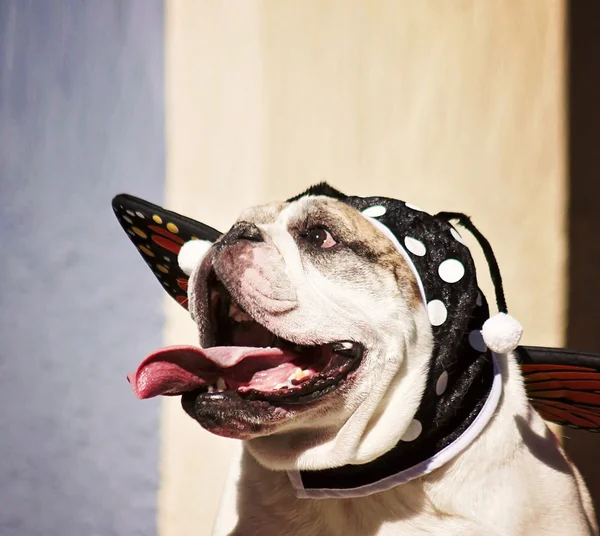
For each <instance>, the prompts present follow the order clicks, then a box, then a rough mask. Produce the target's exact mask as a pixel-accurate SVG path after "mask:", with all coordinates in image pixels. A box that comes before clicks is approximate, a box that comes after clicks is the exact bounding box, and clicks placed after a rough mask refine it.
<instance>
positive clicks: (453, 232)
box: [450, 227, 465, 244]
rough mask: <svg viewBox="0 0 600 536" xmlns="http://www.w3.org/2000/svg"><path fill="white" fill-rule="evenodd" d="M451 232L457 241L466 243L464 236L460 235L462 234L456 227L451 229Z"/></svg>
mask: <svg viewBox="0 0 600 536" xmlns="http://www.w3.org/2000/svg"><path fill="white" fill-rule="evenodd" d="M450 234H451V235H452V236H453V237H454V240H456V241H457V242H460V243H461V244H464V243H465V241H464V240H463V237H462V236H460V234H458V231H457V230H456V229H455V228H454V227H452V229H450Z"/></svg>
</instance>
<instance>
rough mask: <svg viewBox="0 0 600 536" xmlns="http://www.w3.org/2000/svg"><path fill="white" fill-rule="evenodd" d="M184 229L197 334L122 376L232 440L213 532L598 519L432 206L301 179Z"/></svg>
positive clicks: (481, 529)
mask: <svg viewBox="0 0 600 536" xmlns="http://www.w3.org/2000/svg"><path fill="white" fill-rule="evenodd" d="M446 216H448V215H446ZM193 242H194V241H193ZM201 242H202V241H195V244H192V246H191V248H188V247H187V244H186V245H184V247H183V248H182V249H181V252H180V253H179V261H180V265H181V268H182V269H183V271H184V272H186V273H187V274H188V275H189V281H188V287H187V298H188V300H189V302H188V303H187V306H188V309H189V311H190V314H191V316H192V318H193V320H194V321H195V322H196V324H197V327H198V335H199V342H200V344H199V347H197V348H196V347H191V346H179V347H169V348H166V349H163V350H159V351H158V352H155V353H154V354H152V355H150V356H149V357H148V358H147V359H146V360H145V361H144V362H143V363H142V364H141V365H140V367H139V369H138V370H137V371H136V372H135V373H134V374H132V375H131V376H130V382H131V383H132V386H133V389H134V391H135V393H136V394H137V395H138V396H139V397H140V398H148V397H151V396H157V395H171V396H174V395H181V403H182V406H183V409H184V410H185V412H186V413H187V414H188V415H189V416H190V417H191V418H192V419H194V420H195V421H197V422H198V424H199V425H200V426H202V427H203V428H205V429H206V430H208V431H210V432H212V433H214V434H217V435H219V436H223V437H227V438H231V439H234V440H238V451H237V453H236V456H235V460H234V462H233V464H232V467H231V470H230V474H229V475H228V478H227V485H226V491H225V494H224V497H223V500H222V504H221V507H220V509H219V513H218V516H217V520H216V523H215V526H214V532H213V534H215V535H216V536H220V535H231V536H275V535H277V536H279V535H281V534H286V535H302V536H313V535H314V536H326V535H330V536H335V535H344V536H351V535H352V536H354V535H356V536H375V535H378V536H384V535H395V536H396V535H410V536H415V535H433V536H475V535H477V536H481V535H486V536H487V535H489V536H492V535H496V536H566V535H573V536H575V535H581V536H583V535H593V534H598V527H597V525H596V521H595V515H594V511H593V507H592V503H591V500H590V496H589V494H588V491H587V489H586V487H585V484H584V482H583V480H582V478H581V476H580V474H579V473H578V471H577V469H576V468H575V467H574V466H573V465H572V464H571V463H570V462H569V461H568V459H567V458H566V457H565V455H564V453H563V451H562V449H561V447H560V444H559V442H558V441H557V440H556V437H555V436H554V435H553V434H552V432H551V431H550V430H549V429H548V427H547V426H546V424H545V422H544V421H543V420H542V418H541V417H540V416H539V415H538V413H537V412H536V411H535V410H534V409H533V408H532V406H531V405H530V404H529V402H528V399H527V396H526V392H525V388H524V385H523V379H522V375H521V371H520V368H519V366H518V363H517V360H516V357H515V349H516V345H517V344H518V339H519V337H520V332H519V330H518V327H517V328H515V326H514V324H510V322H509V324H507V325H508V326H509V327H508V328H507V329H508V331H507V332H505V333H503V332H502V329H504V328H505V326H504V325H503V327H502V329H500V330H498V329H496V327H497V326H496V327H494V326H493V325H491V324H492V322H491V321H494V317H493V318H491V319H490V318H489V310H488V306H487V302H486V301H485V297H484V296H483V294H482V293H481V291H480V290H479V289H478V287H477V284H476V277H475V267H474V265H473V262H472V259H471V257H470V254H469V250H468V248H467V246H466V245H465V244H464V241H463V240H462V237H461V236H460V235H459V233H458V232H457V231H456V229H455V228H454V227H453V226H452V225H450V223H449V222H448V217H444V216H443V215H438V216H431V215H429V214H427V213H425V212H424V211H422V210H420V209H418V208H417V207H414V206H412V205H410V204H406V203H403V202H401V201H396V200H392V199H387V198H358V197H349V196H345V195H344V194H341V193H340V192H338V191H336V190H334V189H333V188H331V187H329V186H327V185H319V186H317V187H313V188H311V189H309V190H308V191H307V192H305V193H304V194H301V195H299V196H297V197H295V198H292V199H290V200H288V201H286V202H280V203H272V204H268V205H262V206H258V207H254V208H250V209H248V210H245V211H244V212H243V213H242V214H241V215H240V217H239V219H238V220H237V222H236V223H235V224H234V225H233V226H232V227H231V229H230V230H229V231H228V232H227V233H225V234H223V235H221V236H220V237H219V238H218V239H217V240H216V241H215V242H214V243H208V244H205V246H206V247H204V249H203V250H202V251H201V253H197V254H193V255H192V256H191V257H190V251H191V250H192V249H194V248H195V249H196V251H199V250H200V249H202V247H203V246H202V245H201ZM194 255H195V256H194ZM488 257H489V256H488ZM190 259H191V260H190ZM489 260H490V259H489V258H488V261H489ZM490 262H492V264H493V263H495V260H494V259H493V255H492V260H491V261H490ZM492 273H494V270H492ZM498 277H499V272H498ZM495 283H498V281H497V280H496V281H495ZM498 295H499V296H500V298H499V303H500V304H501V305H502V303H503V302H502V299H503V294H502V292H501V288H500V292H498ZM500 309H502V307H500ZM500 315H501V316H502V315H504V316H503V317H502V318H500V320H501V321H505V320H506V319H507V318H509V319H510V318H511V317H509V316H508V315H506V314H504V313H500ZM486 321H487V322H486ZM500 324H501V322H500ZM511 330H512V331H511ZM498 331H500V332H501V333H500V335H499V334H498ZM505 331H506V330H505ZM515 333H516V335H515ZM506 341H508V343H507V342H506ZM198 477H199V478H202V475H198Z"/></svg>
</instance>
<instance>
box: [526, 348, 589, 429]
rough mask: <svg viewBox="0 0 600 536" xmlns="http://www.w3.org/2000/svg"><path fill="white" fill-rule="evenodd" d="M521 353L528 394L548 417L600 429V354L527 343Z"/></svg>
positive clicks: (559, 422)
mask: <svg viewBox="0 0 600 536" xmlns="http://www.w3.org/2000/svg"><path fill="white" fill-rule="evenodd" d="M518 356H519V360H520V365H521V371H522V372H523V378H524V380H525V388H526V390H527V395H528V397H529V400H530V402H531V404H532V405H533V407H534V408H535V409H536V410H537V411H538V413H539V414H540V415H541V416H542V417H543V418H544V419H545V420H546V421H550V422H554V423H556V424H560V425H562V426H569V427H571V428H580V429H584V430H588V431H591V432H597V431H600V356H598V355H595V354H591V353H585V352H577V351H573V350H563V349H557V348H542V347H535V346H523V347H519V348H518Z"/></svg>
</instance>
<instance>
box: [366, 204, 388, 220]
mask: <svg viewBox="0 0 600 536" xmlns="http://www.w3.org/2000/svg"><path fill="white" fill-rule="evenodd" d="M362 213H363V215H364V216H369V218H378V217H379V216H383V215H384V214H385V213H386V208H385V207H384V206H383V205H373V206H372V207H369V208H366V209H365V210H363V211H362Z"/></svg>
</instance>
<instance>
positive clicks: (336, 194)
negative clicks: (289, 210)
mask: <svg viewBox="0 0 600 536" xmlns="http://www.w3.org/2000/svg"><path fill="white" fill-rule="evenodd" d="M307 195H325V196H327V197H333V198H334V199H338V200H339V201H344V200H345V199H346V198H347V197H348V196H347V195H345V194H343V193H342V192H340V191H339V190H336V189H335V188H334V187H333V186H330V185H329V184H327V183H326V182H320V183H319V184H315V185H313V186H311V187H310V188H309V189H308V190H306V191H304V192H302V193H301V194H298V195H296V196H294V197H291V198H290V199H288V200H287V202H288V203H291V202H293V201H298V199H300V198H302V197H306V196H307Z"/></svg>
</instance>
